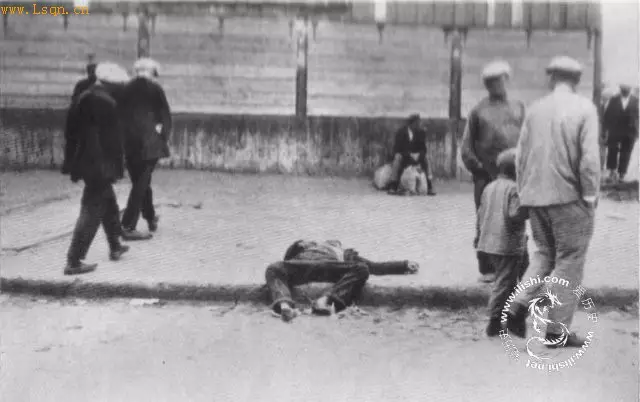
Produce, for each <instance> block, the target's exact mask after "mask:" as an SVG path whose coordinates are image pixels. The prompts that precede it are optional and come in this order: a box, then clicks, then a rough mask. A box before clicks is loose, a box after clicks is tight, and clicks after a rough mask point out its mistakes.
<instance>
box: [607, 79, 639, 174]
mask: <svg viewBox="0 0 640 402" xmlns="http://www.w3.org/2000/svg"><path fill="white" fill-rule="evenodd" d="M604 129H605V130H606V132H607V148H608V149H607V169H608V170H609V178H610V179H611V180H612V181H617V180H618V179H620V181H622V180H624V176H625V175H626V174H627V169H628V168H629V160H630V159H631V153H632V152H633V146H634V145H635V143H636V140H637V139H638V98H637V97H635V96H633V94H631V87H630V86H629V85H621V86H620V93H619V94H618V95H616V96H614V97H613V98H611V100H610V101H609V104H608V106H607V108H606V110H605V113H604ZM636 168H637V167H634V169H636Z"/></svg>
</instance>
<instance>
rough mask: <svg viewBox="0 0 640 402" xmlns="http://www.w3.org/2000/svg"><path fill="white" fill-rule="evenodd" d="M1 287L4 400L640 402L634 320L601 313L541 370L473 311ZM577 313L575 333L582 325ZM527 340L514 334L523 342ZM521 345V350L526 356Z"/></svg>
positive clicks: (634, 317)
mask: <svg viewBox="0 0 640 402" xmlns="http://www.w3.org/2000/svg"><path fill="white" fill-rule="evenodd" d="M132 304H136V301H135V300H134V301H129V300H110V301H101V302H97V301H86V300H79V299H67V300H51V299H43V298H24V297H8V296H6V295H5V296H3V297H2V298H1V299H0V311H2V313H1V314H2V320H1V322H2V335H3V336H2V341H1V356H2V358H1V362H2V371H1V377H2V378H1V380H2V381H1V385H0V392H1V394H2V396H3V398H2V399H3V400H5V401H12V402H22V401H25V402H26V401H29V402H39V401H47V402H50V401H53V402H55V401H65V402H66V401H71V402H73V401H78V402H85V401H92V402H99V401H109V402H115V401H138V402H145V401H154V402H160V401H238V402H240V401H336V402H341V401H345V402H347V401H348V402H352V401H367V402H369V401H385V402H386V401H424V400H429V401H461V402H463V401H516V400H517V401H527V402H528V401H531V402H534V401H589V402H592V401H593V402H598V401H603V402H608V401H616V402H627V401H629V402H632V401H637V400H638V319H637V316H632V315H629V314H626V313H620V312H609V313H603V314H601V319H600V320H599V323H598V327H597V331H596V338H595V339H596V340H595V342H594V344H592V345H591V348H590V350H589V351H588V352H587V353H585V355H584V357H583V358H582V359H581V360H580V361H579V363H578V364H577V365H576V366H574V367H572V368H569V369H566V370H564V371H560V372H553V373H552V372H537V371H535V370H531V369H530V368H526V367H525V366H524V364H523V362H522V361H521V362H518V363H516V362H513V361H510V360H509V358H508V357H507V355H506V354H505V351H504V349H503V347H502V344H501V342H500V340H499V339H498V340H488V339H486V338H484V336H483V335H482V330H483V327H484V324H485V323H484V317H483V316H482V312H478V311H466V312H457V313H453V312H446V311H430V310H422V309H420V310H418V309H411V310H397V311H391V310H388V309H378V310H365V312H366V313H367V315H360V314H357V313H356V312H355V311H350V312H349V313H347V314H345V315H344V317H342V318H339V317H328V318H325V317H313V316H307V315H303V316H301V317H299V318H298V319H297V320H295V321H294V322H293V323H291V324H285V323H283V322H281V321H280V320H279V319H278V318H276V317H273V316H272V315H271V314H270V312H268V311H266V309H265V308H264V307H262V306H253V305H237V306H232V305H212V304H175V303H171V304H159V305H155V306H135V305H132ZM586 323H587V320H586V318H585V317H584V315H583V314H578V316H577V317H576V323H575V325H574V326H575V328H576V330H578V331H584V330H585V325H586ZM522 343H523V342H519V343H517V344H518V345H519V347H520V349H521V350H522V346H523V345H522ZM524 353H525V354H526V352H524Z"/></svg>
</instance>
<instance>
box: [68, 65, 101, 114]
mask: <svg viewBox="0 0 640 402" xmlns="http://www.w3.org/2000/svg"><path fill="white" fill-rule="evenodd" d="M86 70H87V77H86V78H83V79H81V80H80V81H78V82H77V83H76V85H75V87H73V94H72V95H71V102H72V103H73V102H74V101H75V100H76V99H77V98H78V96H79V95H80V94H81V93H83V92H84V91H86V90H87V89H89V87H90V86H91V85H93V84H94V83H95V82H96V62H95V56H94V55H93V54H90V55H89V57H88V63H87V66H86Z"/></svg>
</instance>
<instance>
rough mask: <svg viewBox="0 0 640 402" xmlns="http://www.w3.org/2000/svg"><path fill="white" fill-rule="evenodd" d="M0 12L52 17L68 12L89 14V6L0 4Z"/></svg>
mask: <svg viewBox="0 0 640 402" xmlns="http://www.w3.org/2000/svg"><path fill="white" fill-rule="evenodd" d="M0 13H2V15H50V16H52V17H57V16H59V15H69V14H73V15H89V7H87V6H75V7H64V6H42V5H39V4H36V3H33V4H31V5H30V6H1V7H0Z"/></svg>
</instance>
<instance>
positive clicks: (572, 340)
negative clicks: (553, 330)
mask: <svg viewBox="0 0 640 402" xmlns="http://www.w3.org/2000/svg"><path fill="white" fill-rule="evenodd" d="M561 338H562V335H555V334H547V339H561ZM586 341H587V340H586V339H585V338H583V337H581V336H578V335H576V334H575V333H574V332H572V333H570V334H569V335H568V336H567V338H566V342H562V341H561V342H558V343H557V344H555V345H547V348H549V349H557V348H563V347H564V348H581V347H582V346H584V344H585V342H586Z"/></svg>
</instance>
